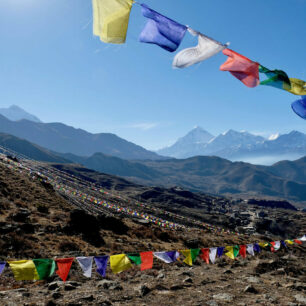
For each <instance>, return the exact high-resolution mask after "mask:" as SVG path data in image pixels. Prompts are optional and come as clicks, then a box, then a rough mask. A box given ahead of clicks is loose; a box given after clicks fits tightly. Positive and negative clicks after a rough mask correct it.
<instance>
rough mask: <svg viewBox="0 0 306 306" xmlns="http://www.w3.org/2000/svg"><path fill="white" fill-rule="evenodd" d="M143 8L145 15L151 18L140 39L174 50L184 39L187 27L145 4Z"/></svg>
mask: <svg viewBox="0 0 306 306" xmlns="http://www.w3.org/2000/svg"><path fill="white" fill-rule="evenodd" d="M141 10H142V14H143V16H144V17H146V18H149V20H148V21H147V23H146V25H145V27H144V29H143V30H142V32H141V34H140V37H139V41H140V42H144V43H149V44H156V45H158V46H160V47H162V48H163V49H166V50H167V51H169V52H174V51H175V50H176V49H177V48H178V47H179V45H180V43H181V41H182V40H183V38H184V35H185V33H186V30H187V27H186V26H184V25H182V24H180V23H177V22H176V21H174V20H171V19H169V18H167V17H165V16H163V15H161V14H159V13H157V12H155V11H154V10H152V9H150V8H149V7H148V6H147V5H145V4H141Z"/></svg>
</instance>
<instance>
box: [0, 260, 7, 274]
mask: <svg viewBox="0 0 306 306" xmlns="http://www.w3.org/2000/svg"><path fill="white" fill-rule="evenodd" d="M5 265H6V262H5V261H0V275H1V273H2V272H3V270H4V268H5Z"/></svg>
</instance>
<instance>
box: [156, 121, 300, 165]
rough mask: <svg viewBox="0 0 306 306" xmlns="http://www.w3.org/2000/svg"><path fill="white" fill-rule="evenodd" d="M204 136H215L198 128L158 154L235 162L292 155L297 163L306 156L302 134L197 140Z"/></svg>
mask: <svg viewBox="0 0 306 306" xmlns="http://www.w3.org/2000/svg"><path fill="white" fill-rule="evenodd" d="M201 133H205V134H207V135H211V134H210V133H209V132H207V131H205V130H203V129H202V128H199V127H197V128H196V129H193V130H192V131H191V132H189V133H188V134H187V135H186V136H184V137H182V138H180V139H179V140H178V141H177V142H176V143H175V144H174V145H172V146H170V147H167V148H164V149H161V150H158V151H157V153H158V154H161V155H163V154H165V155H167V156H170V157H175V158H189V157H193V156H200V155H202V156H207V155H208V156H219V157H222V158H226V159H229V160H232V161H235V160H248V159H250V158H256V157H261V156H270V157H273V156H275V157H279V158H278V160H279V159H282V157H283V159H285V158H287V156H290V155H292V156H294V158H295V159H296V158H299V157H302V156H304V155H305V154H306V134H303V133H301V132H298V131H292V132H290V133H288V134H283V135H277V136H276V137H272V138H270V139H266V138H264V137H261V136H257V135H253V134H251V133H248V132H245V131H243V132H237V131H234V130H229V131H227V132H225V133H222V134H220V135H218V136H216V137H212V138H211V139H209V138H207V139H204V140H203V139H202V137H201V136H200V137H197V135H201ZM182 140H184V143H183V144H184V145H181V143H182ZM276 159H277V158H276Z"/></svg>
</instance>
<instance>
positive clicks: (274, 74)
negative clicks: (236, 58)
mask: <svg viewBox="0 0 306 306" xmlns="http://www.w3.org/2000/svg"><path fill="white" fill-rule="evenodd" d="M258 69H259V72H260V73H264V74H265V75H266V76H267V77H268V79H266V80H264V81H261V82H260V85H268V86H273V87H276V88H279V89H284V90H290V89H291V83H290V80H289V77H288V76H287V74H286V72H284V71H282V70H269V69H268V68H266V67H264V66H262V65H259V67H258Z"/></svg>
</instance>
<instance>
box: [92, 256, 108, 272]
mask: <svg viewBox="0 0 306 306" xmlns="http://www.w3.org/2000/svg"><path fill="white" fill-rule="evenodd" d="M108 257H109V256H98V257H94V259H95V263H96V265H97V272H98V273H99V274H100V275H102V276H103V277H105V275H106V268H107V262H108Z"/></svg>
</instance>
